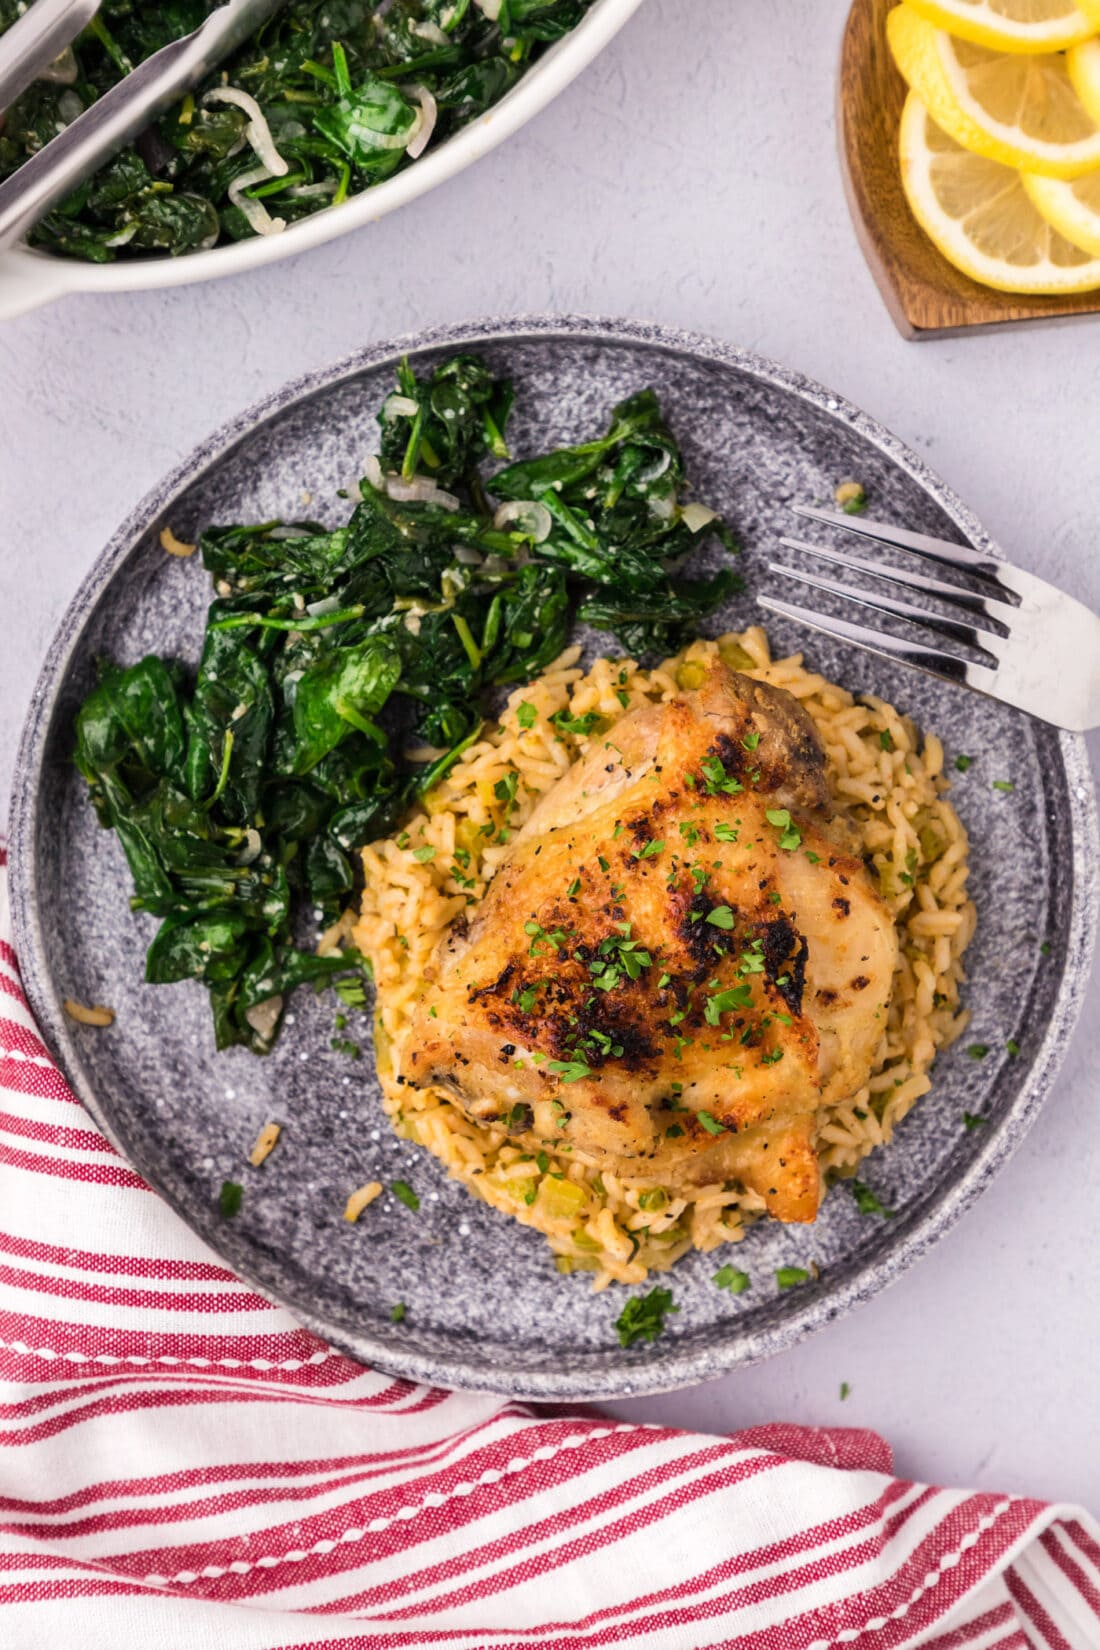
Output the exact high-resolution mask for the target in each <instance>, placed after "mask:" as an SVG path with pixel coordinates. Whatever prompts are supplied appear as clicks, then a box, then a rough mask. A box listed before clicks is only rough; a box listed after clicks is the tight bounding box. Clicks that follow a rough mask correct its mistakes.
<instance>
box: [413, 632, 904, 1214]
mask: <svg viewBox="0 0 1100 1650" xmlns="http://www.w3.org/2000/svg"><path fill="white" fill-rule="evenodd" d="M853 846H854V833H853V831H852V828H851V826H850V824H849V822H848V821H847V819H846V818H845V817H844V816H843V815H842V814H840V813H839V812H838V811H837V810H836V809H835V808H834V807H833V806H832V805H831V802H830V798H829V794H828V791H827V789H826V784H825V757H824V752H823V750H822V748H821V744H820V741H819V740H818V737H817V733H816V730H815V729H814V726H813V724H812V722H811V721H810V719H809V717H808V716H807V715H806V713H805V712H804V711H803V710H802V708H801V706H800V705H799V704H798V702H797V701H796V700H795V699H794V698H793V697H792V696H791V695H790V694H788V693H786V692H784V691H783V690H781V689H778V688H773V687H768V686H766V685H765V684H763V683H760V682H755V681H753V680H751V678H749V677H747V676H741V675H738V674H736V673H734V672H732V671H730V670H728V669H726V667H725V666H723V665H719V664H715V665H714V666H713V667H712V668H711V669H710V671H709V673H708V675H707V677H706V679H705V681H704V682H703V684H702V686H701V687H700V688H699V689H698V690H697V691H695V692H690V693H684V694H683V695H681V696H680V697H678V698H676V699H673V700H671V701H670V702H669V703H667V704H664V705H651V706H646V707H644V708H643V709H640V710H636V711H634V712H632V713H631V714H630V715H628V716H625V717H623V718H622V720H621V721H619V722H618V723H616V724H615V726H614V727H613V728H612V729H611V731H610V733H609V734H608V735H607V736H606V739H605V740H603V741H600V742H598V743H597V744H596V745H594V746H593V748H592V750H591V751H590V752H589V754H588V756H587V757H586V758H585V759H584V760H583V761H581V762H578V763H577V764H576V765H575V766H574V767H573V768H572V769H570V770H569V772H568V773H566V774H565V775H564V777H563V778H562V779H561V780H560V781H559V783H558V784H557V785H556V786H555V787H554V789H553V790H552V791H550V792H549V793H548V794H547V795H546V796H545V797H544V798H543V800H542V802H541V803H540V804H539V806H538V807H537V808H536V810H535V812H534V813H533V814H532V816H531V818H530V819H529V820H528V822H527V824H526V825H525V826H524V828H523V830H522V831H520V832H519V833H518V835H517V836H516V838H515V841H514V843H513V845H512V849H511V853H510V855H509V857H508V859H507V860H506V862H505V863H504V864H503V865H502V866H501V868H500V870H499V871H498V872H497V875H496V877H495V879H494V881H493V883H492V885H491V887H490V889H489V892H488V894H487V895H486V897H485V900H484V901H483V903H482V905H481V906H480V908H479V910H478V911H477V913H476V914H475V916H474V918H473V920H472V921H471V922H470V924H469V926H468V927H467V926H465V925H464V924H461V923H460V924H456V925H455V927H454V929H453V930H452V933H451V936H450V938H449V940H448V941H447V943H446V945H445V946H444V948H443V950H442V952H441V955H440V958H439V962H438V965H437V969H436V973H435V977H434V978H433V979H432V980H431V981H430V982H429V983H428V987H427V991H426V995H425V997H424V999H423V1002H422V1003H421V1005H420V1006H419V1008H418V1010H417V1013H416V1016H415V1018H414V1022H413V1024H412V1026H411V1028H410V1031H409V1033H408V1036H407V1038H406V1039H405V1040H404V1043H403V1048H402V1050H401V1052H400V1069H401V1073H402V1076H403V1078H404V1080H405V1081H406V1082H409V1083H412V1084H414V1085H416V1086H420V1087H423V1086H426V1085H433V1086H438V1087H441V1088H444V1089H446V1090H447V1091H448V1092H449V1093H450V1094H451V1095H453V1097H454V1098H455V1100H456V1101H457V1102H458V1104H459V1105H461V1106H462V1108H463V1109H464V1110H465V1111H466V1112H467V1113H468V1115H469V1116H470V1117H472V1118H474V1119H476V1120H478V1121H481V1122H487V1121H490V1120H499V1121H502V1122H504V1123H505V1124H506V1125H507V1126H508V1127H509V1128H510V1129H512V1130H513V1131H514V1133H515V1134H516V1135H517V1138H522V1139H524V1140H526V1141H528V1142H530V1143H531V1144H532V1145H534V1143H535V1142H539V1141H541V1142H547V1143H552V1144H553V1145H554V1146H555V1147H558V1148H560V1147H562V1146H563V1145H565V1146H572V1147H573V1148H575V1149H576V1150H578V1151H581V1152H583V1153H585V1154H586V1155H587V1156H588V1157H590V1158H592V1159H594V1160H595V1161H597V1162H598V1163H599V1164H600V1166H601V1167H602V1168H603V1169H604V1170H606V1171H608V1172H611V1173H614V1174H617V1175H622V1176H625V1177H627V1178H629V1179H633V1180H642V1181H646V1182H653V1183H658V1182H659V1183H660V1184H662V1185H665V1186H670V1187H676V1186H677V1185H681V1186H682V1185H689V1184H690V1185H699V1184H709V1183H714V1182H728V1181H738V1182H740V1183H741V1184H742V1185H743V1186H745V1187H747V1188H749V1189H751V1190H753V1191H755V1192H757V1193H759V1194H760V1196H761V1197H762V1198H763V1199H764V1201H765V1203H766V1204H767V1207H768V1210H769V1212H770V1213H771V1214H773V1215H775V1216H776V1217H777V1218H778V1219H780V1220H786V1221H807V1220H813V1218H814V1216H815V1215H816V1213H817V1208H818V1203H819V1199H820V1191H821V1187H820V1173H819V1169H818V1160H817V1153H816V1149H815V1137H816V1118H817V1113H818V1108H819V1107H820V1106H821V1104H822V1103H823V1101H829V1100H832V1099H837V1098H843V1097H844V1096H846V1095H849V1094H852V1093H854V1092H855V1091H856V1090H857V1089H859V1088H860V1087H861V1086H862V1085H863V1084H864V1083H865V1082H866V1081H867V1077H868V1075H869V1072H870V1069H871V1064H872V1060H873V1058H874V1054H875V1050H876V1047H877V1045H878V1043H879V1040H880V1038H881V1036H882V1033H883V1030H884V1028H885V1025H886V1008H887V1004H888V1002H889V998H890V989H891V982H892V978H893V973H894V965H895V962H896V958H897V940H896V935H895V930H894V925H893V921H892V919H891V915H890V912H889V910H888V909H887V907H886V905H885V904H884V902H883V901H882V899H881V897H880V896H879V894H878V892H877V890H876V888H875V886H874V884H873V882H872V880H871V878H870V876H869V875H868V873H867V871H866V869H865V867H864V865H863V862H862V860H861V859H860V858H859V857H858V855H856V854H855V853H853V852H852V848H853Z"/></svg>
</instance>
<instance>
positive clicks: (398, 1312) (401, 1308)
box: [390, 1301, 405, 1323]
mask: <svg viewBox="0 0 1100 1650" xmlns="http://www.w3.org/2000/svg"><path fill="white" fill-rule="evenodd" d="M404 1321H405V1302H404V1301H398V1302H397V1303H396V1305H394V1306H391V1307H390V1322H391V1323H404Z"/></svg>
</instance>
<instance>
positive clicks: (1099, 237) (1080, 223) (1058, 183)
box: [1020, 172, 1100, 258]
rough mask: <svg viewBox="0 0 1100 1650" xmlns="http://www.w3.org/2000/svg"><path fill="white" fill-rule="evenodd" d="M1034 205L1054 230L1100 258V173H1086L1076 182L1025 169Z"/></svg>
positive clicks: (1022, 179) (1025, 182)
mask: <svg viewBox="0 0 1100 1650" xmlns="http://www.w3.org/2000/svg"><path fill="white" fill-rule="evenodd" d="M1020 178H1021V181H1022V183H1023V186H1024V188H1025V189H1026V190H1027V192H1028V195H1029V196H1030V197H1031V201H1032V204H1033V205H1034V206H1036V207H1037V208H1038V209H1039V211H1040V212H1041V213H1042V215H1043V217H1044V218H1045V219H1046V221H1047V223H1049V224H1050V226H1051V227H1052V228H1053V229H1056V230H1057V231H1058V233H1059V235H1064V236H1065V238H1066V240H1067V241H1072V242H1073V244H1074V246H1079V247H1080V248H1081V250H1082V251H1083V252H1087V253H1089V254H1090V256H1091V257H1093V258H1100V172H1086V174H1085V176H1084V177H1083V178H1074V180H1073V182H1072V183H1069V182H1067V181H1066V179H1065V178H1039V177H1036V176H1035V174H1034V172H1021V173H1020Z"/></svg>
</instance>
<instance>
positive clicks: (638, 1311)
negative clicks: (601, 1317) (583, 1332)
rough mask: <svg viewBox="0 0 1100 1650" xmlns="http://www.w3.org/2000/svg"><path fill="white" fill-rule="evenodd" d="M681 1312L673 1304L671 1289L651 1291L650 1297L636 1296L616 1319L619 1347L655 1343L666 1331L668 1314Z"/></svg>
mask: <svg viewBox="0 0 1100 1650" xmlns="http://www.w3.org/2000/svg"><path fill="white" fill-rule="evenodd" d="M679 1310H680V1308H679V1307H678V1306H673V1304H672V1290H671V1289H651V1290H650V1292H649V1294H648V1295H640V1296H639V1295H636V1296H635V1297H634V1298H633V1299H632V1300H628V1301H627V1303H626V1305H625V1306H624V1307H623V1309H622V1311H621V1312H620V1313H619V1316H618V1317H617V1318H616V1319H615V1328H616V1329H617V1330H618V1332H619V1345H620V1346H633V1345H634V1343H635V1341H650V1342H653V1341H655V1340H656V1339H657V1336H658V1335H660V1334H662V1333H663V1331H664V1327H665V1318H666V1317H667V1316H668V1314H669V1313H670V1312H678V1311H679Z"/></svg>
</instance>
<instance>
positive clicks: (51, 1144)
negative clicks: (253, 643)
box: [0, 849, 1100, 1650]
mask: <svg viewBox="0 0 1100 1650" xmlns="http://www.w3.org/2000/svg"><path fill="white" fill-rule="evenodd" d="M916 1644H921V1645H928V1646H934V1647H936V1650H948V1647H949V1646H950V1647H952V1650H955V1647H962V1646H965V1647H966V1650H994V1647H995V1650H1010V1647H1012V1650H1027V1647H1029V1646H1032V1647H1034V1646H1040V1647H1042V1650H1094V1647H1096V1646H1097V1645H1098V1644H1100V1529H1098V1528H1097V1526H1096V1525H1095V1524H1094V1523H1092V1522H1091V1521H1090V1520H1089V1518H1088V1517H1087V1516H1086V1515H1085V1514H1083V1513H1081V1512H1079V1511H1077V1510H1076V1509H1074V1508H1072V1507H1056V1506H1047V1505H1045V1504H1044V1503H1042V1502H1039V1501H1029V1500H1024V1499H1020V1498H1016V1497H1011V1496H996V1495H984V1494H983V1495H978V1494H969V1493H967V1492H966V1491H961V1490H940V1489H932V1488H929V1487H927V1486H925V1485H923V1484H909V1483H905V1482H903V1481H901V1480H899V1479H896V1478H894V1477H893V1476H892V1473H891V1459H890V1451H889V1449H888V1448H887V1446H886V1445H885V1444H884V1443H883V1442H882V1440H881V1439H879V1438H877V1437H876V1436H875V1435H874V1434H873V1433H869V1432H860V1431H814V1430H809V1429H805V1428H800V1427H794V1426H774V1427H766V1428H758V1429H756V1430H754V1431H751V1432H742V1433H737V1434H734V1435H733V1436H732V1437H726V1438H712V1437H704V1436H702V1435H700V1434H693V1433H685V1432H675V1431H672V1430H670V1429H667V1428H663V1427H650V1426H637V1425H633V1424H627V1423H619V1422H615V1421H612V1420H601V1419H598V1418H592V1417H591V1416H569V1415H562V1414H560V1413H559V1412H557V1411H553V1412H550V1411H542V1412H540V1411H539V1410H538V1409H535V1408H527V1407H524V1406H522V1405H518V1404H502V1403H500V1401H499V1400H497V1399H494V1398H491V1397H486V1396H481V1395H475V1394H464V1393H446V1392H437V1391H433V1390H431V1389H430V1388H427V1387H417V1386H413V1385H410V1384H409V1383H407V1382H405V1381H396V1380H391V1379H390V1378H389V1377H387V1376H385V1375H381V1374H375V1373H374V1372H373V1371H371V1370H369V1369H363V1368H361V1367H360V1366H358V1365H357V1364H354V1363H351V1362H350V1361H349V1360H348V1359H347V1358H344V1357H342V1356H341V1355H340V1354H339V1353H337V1352H333V1351H332V1350H330V1349H329V1348H328V1347H326V1346H324V1345H323V1344H322V1343H321V1342H319V1341H317V1340H315V1339H314V1338H313V1337H312V1336H310V1335H307V1334H306V1333H305V1332H304V1331H303V1330H301V1329H299V1328H298V1327H297V1326H296V1325H295V1323H294V1321H293V1319H292V1318H290V1317H289V1316H288V1314H287V1313H285V1312H283V1311H281V1310H279V1309H278V1308H276V1307H273V1306H271V1305H270V1304H269V1303H268V1302H267V1301H265V1300H262V1299H261V1298H260V1297H259V1296H258V1295H255V1294H253V1293H252V1291H251V1290H249V1289H248V1288H246V1287H245V1286H244V1285H243V1284H241V1283H240V1282H239V1281H238V1279H236V1278H235V1277H234V1276H233V1275H232V1273H230V1272H228V1271H226V1269H225V1268H224V1267H223V1266H221V1265H219V1264H218V1261H217V1259H216V1258H215V1257H214V1256H213V1255H212V1254H211V1253H210V1252H209V1251H208V1250H206V1249H205V1248H204V1247H203V1245H202V1244H201V1243H199V1241H198V1239H197V1238H195V1237H193V1236H192V1234H191V1233H190V1232H189V1231H188V1230H187V1228H186V1227H185V1226H184V1225H182V1223H181V1222H180V1221H179V1220H178V1219H177V1217H176V1216H175V1215H174V1214H173V1213H172V1212H171V1211H170V1210H169V1209H168V1208H167V1207H166V1206H165V1205H164V1204H163V1203H162V1202H161V1201H160V1199H159V1198H158V1197H157V1196H156V1195H155V1194H154V1193H153V1192H151V1191H150V1190H149V1189H148V1188H147V1187H146V1186H145V1185H144V1183H143V1182H142V1181H141V1180H140V1179H139V1177H138V1176H137V1175H136V1174H135V1173H134V1172H133V1171H132V1170H131V1169H129V1168H128V1167H127V1166H126V1164H125V1162H123V1161H122V1160H121V1159H120V1158H119V1157H118V1156H117V1154H116V1153H115V1152H114V1151H113V1150H112V1148H111V1146H110V1145H109V1144H108V1143H107V1141H106V1140H105V1139H104V1138H103V1136H102V1135H101V1134H100V1132H99V1131H98V1129H97V1128H96V1127H95V1125H94V1124H93V1123H92V1122H91V1120H90V1119H89V1118H88V1117H87V1116H86V1115H85V1114H84V1112H83V1111H82V1110H81V1108H80V1106H79V1104H78V1102H77V1101H76V1100H75V1098H74V1097H73V1095H72V1094H71V1093H70V1091H69V1089H68V1088H67V1086H66V1084H65V1082H64V1080H63V1079H62V1077H61V1076H60V1074H59V1072H58V1071H57V1069H56V1067H55V1066H54V1065H53V1063H52V1061H51V1060H50V1058H49V1055H48V1054H47V1052H46V1049H45V1046H44V1045H43V1043H42V1041H41V1039H40V1038H39V1036H38V1034H37V1032H36V1030H35V1026H34V1023H33V1021H32V1019H31V1016H30V1014H29V1012H28V1009H27V1004H26V1000H25V998H24V995H23V992H22V989H21V987H20V983H19V972H18V965H17V960H16V956H15V953H14V951H13V949H12V946H11V943H10V927H9V924H8V914H7V899H6V870H5V869H4V860H3V851H2V849H0V1645H2V1646H4V1647H5V1650H39V1647H43V1650H45V1647H48V1650H57V1647H58V1646H59V1645H65V1646H73V1647H78V1650H149V1647H151V1646H156V1647H158V1650H159V1647H160V1646H166V1647H167V1646H171V1647H173V1650H174V1647H177V1646H179V1647H181V1650H182V1647H185V1646H186V1650H214V1647H215V1646H216V1647H217V1650H276V1647H278V1650H292V1647H297V1646H302V1647H305V1646H307V1645H314V1646H322V1645H323V1646H327V1647H329V1650H422V1647H428V1646H436V1645H438V1646H442V1647H445V1650H519V1647H523V1650H551V1647H552V1650H589V1647H595V1646H612V1645H614V1646H622V1647H626V1650H643V1647H644V1650H704V1647H709V1646H718V1645H730V1646H738V1647H739V1650H741V1647H743V1650H827V1647H829V1646H833V1645H845V1646H855V1647H856V1650H895V1647H898V1646H909V1645H916Z"/></svg>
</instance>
